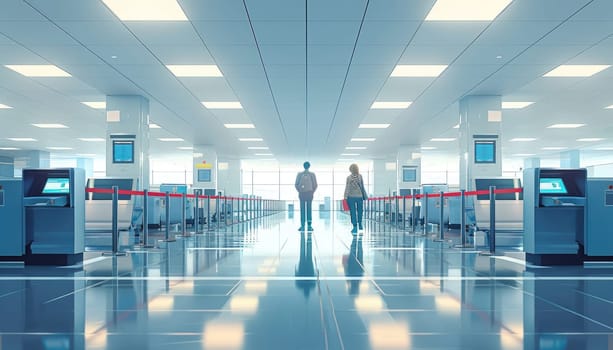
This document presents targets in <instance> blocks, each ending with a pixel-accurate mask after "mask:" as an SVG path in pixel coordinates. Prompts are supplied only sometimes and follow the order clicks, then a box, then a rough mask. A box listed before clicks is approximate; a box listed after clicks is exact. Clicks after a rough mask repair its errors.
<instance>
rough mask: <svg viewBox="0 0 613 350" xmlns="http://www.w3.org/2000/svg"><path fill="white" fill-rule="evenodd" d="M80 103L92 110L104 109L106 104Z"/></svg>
mask: <svg viewBox="0 0 613 350" xmlns="http://www.w3.org/2000/svg"><path fill="white" fill-rule="evenodd" d="M81 103H82V104H84V105H86V106H87V107H90V108H94V109H105V108H106V102H104V101H102V102H81Z"/></svg>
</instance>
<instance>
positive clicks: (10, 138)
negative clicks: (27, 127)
mask: <svg viewBox="0 0 613 350" xmlns="http://www.w3.org/2000/svg"><path fill="white" fill-rule="evenodd" d="M7 140H11V141H18V142H26V141H36V139H33V138H31V137H8V138H7Z"/></svg>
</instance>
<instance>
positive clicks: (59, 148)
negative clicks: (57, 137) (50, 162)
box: [46, 146, 72, 151]
mask: <svg viewBox="0 0 613 350" xmlns="http://www.w3.org/2000/svg"><path fill="white" fill-rule="evenodd" d="M46 148H47V149H50V150H54V151H67V150H70V149H72V147H55V146H51V147H46Z"/></svg>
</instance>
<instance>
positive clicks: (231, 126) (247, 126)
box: [223, 124, 255, 129]
mask: <svg viewBox="0 0 613 350" xmlns="http://www.w3.org/2000/svg"><path fill="white" fill-rule="evenodd" d="M223 126H225V127H226V128H228V129H255V125H253V124H224V125H223Z"/></svg>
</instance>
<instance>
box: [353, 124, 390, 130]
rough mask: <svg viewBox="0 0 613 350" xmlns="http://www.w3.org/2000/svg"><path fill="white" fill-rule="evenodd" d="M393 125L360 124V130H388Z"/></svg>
mask: <svg viewBox="0 0 613 350" xmlns="http://www.w3.org/2000/svg"><path fill="white" fill-rule="evenodd" d="M390 125H391V124H360V126H359V128H360V129H386V128H388V127H389V126H390Z"/></svg>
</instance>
